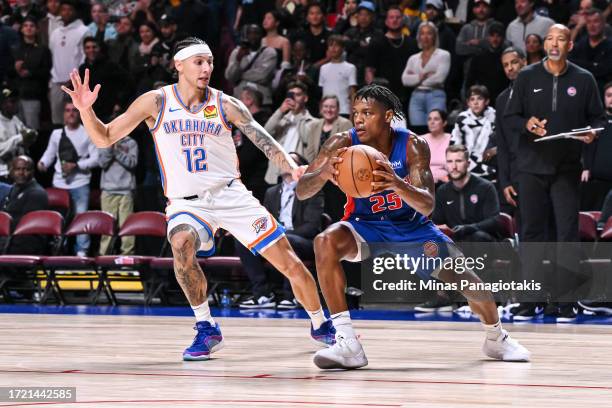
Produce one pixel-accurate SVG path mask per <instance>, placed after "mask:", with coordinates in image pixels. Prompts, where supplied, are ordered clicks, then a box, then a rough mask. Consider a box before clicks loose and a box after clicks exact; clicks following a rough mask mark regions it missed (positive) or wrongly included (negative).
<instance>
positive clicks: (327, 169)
mask: <svg viewBox="0 0 612 408" xmlns="http://www.w3.org/2000/svg"><path fill="white" fill-rule="evenodd" d="M346 149H348V147H341V148H340V149H338V150H336V153H335V155H334V156H332V157H330V158H329V159H328V160H327V162H326V163H325V164H324V165H323V167H321V170H320V173H319V175H320V176H321V177H322V178H323V179H325V180H329V181H331V182H332V183H334V184H335V185H338V181H337V180H336V178H337V177H338V175H339V174H340V172H339V171H338V170H337V169H336V166H337V165H338V164H339V163H342V162H343V161H344V159H343V158H342V157H340V156H341V155H342V153H344V152H345V151H346Z"/></svg>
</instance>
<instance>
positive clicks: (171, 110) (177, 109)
mask: <svg viewBox="0 0 612 408" xmlns="http://www.w3.org/2000/svg"><path fill="white" fill-rule="evenodd" d="M180 110H181V108H175V109H172V108H170V109H168V111H170V112H176V111H180Z"/></svg>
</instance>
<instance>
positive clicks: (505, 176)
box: [495, 47, 527, 235]
mask: <svg viewBox="0 0 612 408" xmlns="http://www.w3.org/2000/svg"><path fill="white" fill-rule="evenodd" d="M501 63H502V66H503V69H504V73H505V74H506V77H507V78H508V80H510V81H514V80H515V79H516V77H517V76H518V74H519V72H520V71H521V69H523V67H524V66H525V64H526V63H527V61H526V59H525V54H523V52H522V51H521V50H520V49H518V48H514V47H508V48H506V49H505V50H504V52H503V53H502V56H501ZM511 91H512V85H511V86H509V87H508V88H506V89H505V90H504V91H503V92H502V93H501V94H499V96H498V97H497V100H496V101H495V106H496V108H497V112H498V113H497V115H496V116H495V143H496V144H497V146H496V148H497V149H496V150H497V177H498V181H499V188H500V190H501V193H502V195H503V198H504V201H505V203H504V204H502V205H501V207H502V208H504V212H506V213H508V214H511V215H512V214H514V215H515V216H518V204H517V201H518V193H517V191H518V169H517V166H516V161H517V157H516V154H517V153H516V151H517V148H518V135H517V134H515V133H514V132H512V130H510V129H507V121H506V120H505V118H504V111H505V109H506V105H507V103H508V98H509V97H510V92H511ZM519 235H520V233H519Z"/></svg>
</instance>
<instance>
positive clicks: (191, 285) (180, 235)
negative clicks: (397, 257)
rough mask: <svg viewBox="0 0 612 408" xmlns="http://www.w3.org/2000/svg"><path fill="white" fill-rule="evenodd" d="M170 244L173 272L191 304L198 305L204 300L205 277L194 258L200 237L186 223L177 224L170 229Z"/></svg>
mask: <svg viewBox="0 0 612 408" xmlns="http://www.w3.org/2000/svg"><path fill="white" fill-rule="evenodd" d="M169 235H170V238H169V240H170V245H171V246H172V254H173V256H174V274H175V275H176V280H177V281H178V283H179V285H180V286H181V289H183V292H184V293H185V296H187V300H189V304H190V305H191V306H198V305H201V304H202V303H204V301H205V300H206V298H207V296H206V290H207V284H206V278H205V277H204V272H202V268H200V265H199V264H198V260H197V259H196V252H197V250H198V248H199V247H200V237H199V236H198V233H197V232H196V230H195V228H193V227H192V226H191V225H188V224H181V225H177V226H176V227H175V228H173V229H172V231H170V234H169Z"/></svg>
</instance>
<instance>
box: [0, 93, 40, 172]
mask: <svg viewBox="0 0 612 408" xmlns="http://www.w3.org/2000/svg"><path fill="white" fill-rule="evenodd" d="M18 108H19V100H18V97H17V93H16V91H14V90H12V89H8V88H0V180H4V181H6V180H7V177H8V174H9V164H10V162H11V160H12V159H13V157H15V156H17V155H19V154H23V153H24V152H25V149H26V148H27V147H28V146H30V145H31V144H32V143H34V141H35V140H36V136H37V132H36V131H35V130H32V129H29V128H27V127H26V126H25V125H24V124H23V122H22V121H21V120H20V119H19V118H18V117H17V110H18Z"/></svg>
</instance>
